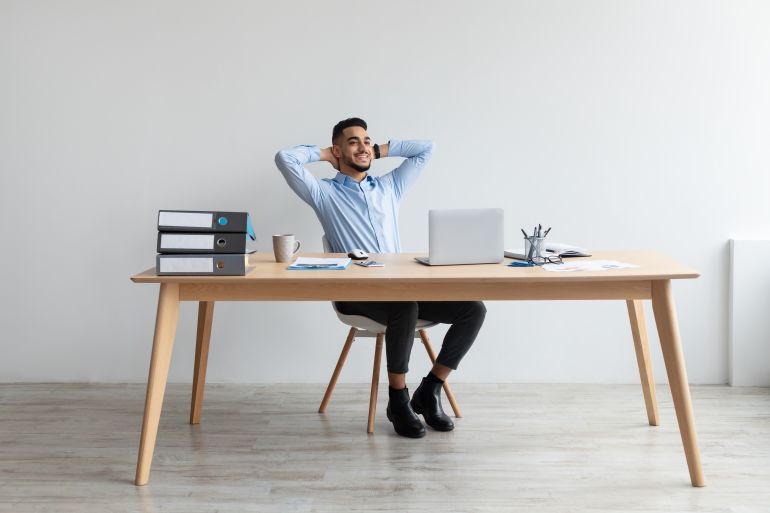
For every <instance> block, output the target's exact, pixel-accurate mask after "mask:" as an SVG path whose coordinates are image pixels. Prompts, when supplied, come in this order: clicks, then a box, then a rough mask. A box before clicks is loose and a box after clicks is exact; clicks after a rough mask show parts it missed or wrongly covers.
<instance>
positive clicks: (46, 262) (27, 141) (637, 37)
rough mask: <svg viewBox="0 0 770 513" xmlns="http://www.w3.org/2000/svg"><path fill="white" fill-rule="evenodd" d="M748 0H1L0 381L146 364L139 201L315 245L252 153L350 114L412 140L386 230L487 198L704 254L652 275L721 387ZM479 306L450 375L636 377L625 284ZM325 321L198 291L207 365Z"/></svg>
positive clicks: (183, 363) (317, 338)
mask: <svg viewBox="0 0 770 513" xmlns="http://www.w3.org/2000/svg"><path fill="white" fill-rule="evenodd" d="M769 6H770V4H768V3H766V2H762V1H755V2H730V1H724V2H696V1H692V2H677V1H649V0H644V1H633V2H632V1H628V2H616V1H612V0H607V1H584V2H575V1H553V2H511V1H498V2H441V1H430V2H408V1H395V2H387V3H370V2H359V3H350V2H342V1H325V2H316V1H312V0H304V1H298V2H248V1H242V2H236V1H230V2H187V1H163V2H152V1H131V2H128V1H126V2H101V1H96V0H91V1H88V0H81V1H73V2H55V1H50V2H41V1H23V0H20V1H8V0H0V169H1V170H2V173H1V175H0V176H1V178H0V179H1V180H2V182H0V200H1V201H0V216H1V217H2V237H0V244H2V247H1V248H0V258H2V285H1V286H2V289H1V290H2V292H1V294H2V297H1V300H2V303H1V304H0V323H1V326H2V333H3V334H2V338H0V355H1V356H0V381H41V380H45V381H59V380H62V381H70V380H76V381H144V380H146V375H147V364H148V361H149V355H150V345H151V339H152V331H153V322H154V316H155V308H156V298H157V287H156V286H151V285H136V284H133V283H131V282H130V281H129V276H130V275H131V274H134V273H137V272H139V271H142V270H144V269H146V268H148V267H150V266H152V265H153V262H154V260H153V259H154V255H155V237H156V227H155V221H156V212H157V210H158V209H161V208H181V209H229V210H248V211H250V212H251V213H252V215H253V217H254V220H255V223H256V230H257V233H258V236H259V238H260V240H259V247H260V249H261V250H265V251H267V250H268V249H269V245H270V238H269V236H270V234H272V233H275V232H295V233H296V234H297V235H298V237H299V238H300V239H301V240H303V241H304V243H305V247H306V248H307V249H308V250H320V249H321V247H320V246H321V244H320V240H319V239H320V236H321V230H320V227H319V224H318V222H317V221H316V219H315V218H314V215H313V213H312V211H311V210H310V209H309V208H308V207H306V206H305V205H304V204H303V203H301V202H300V200H299V199H297V198H296V197H294V196H293V194H292V193H291V191H290V190H289V188H288V187H287V186H286V184H285V183H284V181H283V179H282V178H281V176H280V175H279V173H278V172H277V170H276V169H275V166H274V164H273V155H274V153H275V152H276V150H278V149H280V148H283V147H287V146H290V145H294V144H299V143H316V144H322V145H328V144H329V139H330V136H331V128H332V126H333V124H334V123H335V122H336V121H338V120H339V119H342V118H345V117H348V116H351V115H356V116H361V117H363V118H365V119H366V120H367V121H368V122H369V124H370V134H371V135H372V136H373V137H374V138H375V139H376V140H378V141H386V140H387V139H389V138H391V137H393V138H432V139H434V140H435V141H436V142H437V151H436V153H435V156H434V158H433V160H432V162H431V163H430V166H429V168H428V169H427V171H426V172H425V174H424V175H423V176H422V177H421V178H420V180H419V181H418V183H417V184H416V185H415V186H414V187H413V189H412V190H411V191H410V192H409V194H408V196H407V198H406V200H405V202H404V203H403V206H402V209H401V229H402V241H403V246H404V248H405V250H407V251H424V250H427V243H426V236H427V211H428V209H430V208H441V207H450V206H451V207H455V206H466V207H475V206H502V207H504V208H505V210H506V237H507V243H508V245H517V244H518V240H519V235H518V234H519V228H520V227H522V226H531V225H533V224H535V223H537V222H540V223H543V224H544V225H548V226H553V227H554V228H553V231H552V234H551V237H552V238H553V239H554V240H561V241H565V242H573V243H578V244H581V245H585V246H588V247H589V248H593V249H610V248H625V249H659V250H661V251H664V252H666V253H668V254H670V255H672V256H674V257H676V258H677V259H680V260H682V261H683V262H685V263H687V264H689V265H690V266H692V267H695V268H697V269H698V270H700V271H701V272H702V274H703V276H702V277H701V278H700V279H698V280H694V281H685V282H677V283H676V284H675V286H674V291H675V295H676V299H677V303H678V311H679V318H680V327H681V332H682V337H683V343H684V348H685V355H686V358H687V364H688V371H689V377H690V380H691V381H692V382H694V383H723V382H726V380H727V295H728V294H727V293H728V259H729V252H728V245H727V240H728V239H729V238H731V237H735V238H765V239H767V238H768V237H770V223H769V222H768V219H770V202H768V201H767V200H766V198H767V194H768V190H769V189H770V174H768V168H769V165H770V155H769V153H770V149H769V148H770V146H769V145H768V140H770V95H768V91H770V31H768V30H767V27H768V26H770V7H769ZM376 164H377V165H376V166H375V168H374V172H375V173H380V172H384V171H387V170H389V169H390V168H391V167H393V166H395V165H396V164H397V161H396V160H394V159H389V160H386V161H380V162H377V163H376ZM312 169H313V171H314V173H316V175H317V176H319V177H329V176H332V171H331V168H330V167H329V166H328V165H326V164H323V165H321V164H316V165H313V167H312ZM488 309H489V314H488V317H487V323H486V325H485V326H484V328H483V330H482V332H481V334H480V337H479V339H478V341H477V346H476V347H475V348H474V349H473V351H471V353H470V354H469V355H468V357H467V359H466V360H465V361H464V362H463V366H462V368H461V372H458V373H457V374H456V375H455V378H454V379H455V380H456V381H469V382H484V381H491V382H523V381H535V382H539V381H566V382H572V381H574V382H636V381H637V380H638V376H637V371H636V367H635V360H634V352H633V349H632V341H631V335H630V332H629V327H628V321H627V316H626V310H625V306H624V304H623V303H622V302H615V303H609V302H606V303H576V304H568V303H496V302H491V303H489V304H488ZM650 310H651V309H650V308H649V305H648V310H647V312H648V317H649V318H650V319H649V320H651V317H652V315H651V311H650ZM195 313H196V308H195V305H193V304H184V305H183V308H182V313H181V317H180V323H179V329H178V332H177V345H176V348H175V354H174V360H173V362H172V369H171V375H170V379H171V380H172V381H189V380H190V379H191V374H192V355H193V349H194V347H193V346H194V325H195ZM298 319H299V320H301V322H298ZM650 329H651V334H652V335H653V337H654V325H653V324H652V323H651V324H650ZM345 332H346V330H345V328H344V327H343V326H342V325H341V324H339V322H338V321H337V320H336V319H335V317H334V315H333V313H332V310H331V308H330V305H329V304H328V303H281V304H279V303H273V304H270V303H221V304H218V305H217V307H216V315H215V325H214V330H213V342H212V344H213V345H212V352H211V356H210V366H209V373H208V378H209V381H226V382H233V381H238V382H241V381H242V382H288V381H303V382H304V381H310V382H321V381H324V380H326V379H328V376H329V374H330V372H331V370H332V368H333V364H334V362H335V360H336V357H337V352H338V350H339V348H340V347H341V344H342V342H343V339H344V335H345ZM442 333H443V330H435V333H434V338H435V339H436V342H437V343H438V341H439V340H440V336H441V334H442ZM651 343H652V344H653V356H654V359H655V373H656V378H657V379H658V380H659V381H665V373H664V370H663V366H662V364H661V358H660V350H659V347H658V346H657V339H656V338H653V340H652V341H651ZM418 349H419V348H415V351H417V350H418ZM371 354H372V353H371V345H370V343H369V342H367V341H364V342H363V343H362V344H360V345H359V347H358V348H354V350H353V352H352V353H351V358H350V360H349V364H348V367H347V368H346V370H345V372H344V373H343V377H342V379H343V380H347V381H361V382H363V381H366V380H367V379H368V377H369V375H370V374H369V373H370V372H371V371H370V365H371V363H370V362H371ZM414 355H415V356H414V358H413V360H414V363H413V370H414V371H416V372H415V374H414V375H413V378H414V379H416V378H417V377H418V374H417V372H423V371H424V369H425V365H424V361H425V358H424V355H423V354H421V353H419V352H415V353H414Z"/></svg>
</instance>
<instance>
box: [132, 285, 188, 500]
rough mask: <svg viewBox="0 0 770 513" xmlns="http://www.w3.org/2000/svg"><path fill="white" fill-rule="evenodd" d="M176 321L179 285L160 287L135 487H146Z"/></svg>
mask: <svg viewBox="0 0 770 513" xmlns="http://www.w3.org/2000/svg"><path fill="white" fill-rule="evenodd" d="M178 317H179V285H178V284H176V283H161V285H160V295H159V297H158V314H157V316H156V318H155V337H154V338H153V342H152V359H151V360H150V375H149V377H148V379H147V397H146V399H145V402H144V421H143V422H142V437H141V439H140V441H139V460H138V462H137V464H136V479H135V481H134V483H135V484H136V485H137V486H141V485H145V484H147V482H148V481H149V479H150V465H152V454H153V452H154V451H155V438H156V437H157V435H158V423H159V422H160V412H161V409H162V407H163V394H164V393H165V391H166V380H167V379H168V368H169V364H170V363H171V351H172V349H173V348H174V337H175V336H176V323H177V318H178Z"/></svg>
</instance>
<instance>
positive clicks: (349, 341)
mask: <svg viewBox="0 0 770 513" xmlns="http://www.w3.org/2000/svg"><path fill="white" fill-rule="evenodd" d="M356 333H358V330H357V329H356V328H350V331H349V332H348V338H347V340H345V345H344V346H342V352H341V353H340V357H339V359H338V360H337V366H336V367H335V368H334V373H333V374H332V379H330V380H329V386H328V387H326V393H325V394H324V398H323V400H322V401H321V406H319V407H318V413H323V412H325V411H326V407H327V406H328V405H329V401H330V400H331V398H332V392H334V387H335V386H336V385H337V378H339V377H340V372H342V366H343V365H345V360H347V359H348V353H349V352H350V346H352V345H353V340H355V338H356Z"/></svg>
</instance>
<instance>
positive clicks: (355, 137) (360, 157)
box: [334, 126, 374, 172]
mask: <svg viewBox="0 0 770 513" xmlns="http://www.w3.org/2000/svg"><path fill="white" fill-rule="evenodd" d="M334 148H338V152H335V154H336V153H339V155H335V156H336V157H337V158H338V159H339V160H340V164H345V165H347V166H350V167H352V168H353V169H355V170H356V171H361V172H363V171H368V170H369V168H370V167H371V165H372V159H373V158H374V150H373V149H372V140H371V139H369V134H367V133H366V130H364V129H363V128H362V127H360V126H350V127H348V128H346V129H345V130H343V131H342V135H341V136H340V137H339V140H338V141H337V144H335V145H334Z"/></svg>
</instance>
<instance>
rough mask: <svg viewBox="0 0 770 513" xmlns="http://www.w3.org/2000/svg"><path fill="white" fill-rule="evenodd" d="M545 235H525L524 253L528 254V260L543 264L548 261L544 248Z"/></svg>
mask: <svg viewBox="0 0 770 513" xmlns="http://www.w3.org/2000/svg"><path fill="white" fill-rule="evenodd" d="M544 240H545V237H536V236H534V235H529V236H526V237H524V253H525V254H526V255H527V262H532V263H533V264H535V265H543V264H544V263H546V262H547V261H548V258H547V256H546V254H545V249H544V248H543V241H544Z"/></svg>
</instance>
